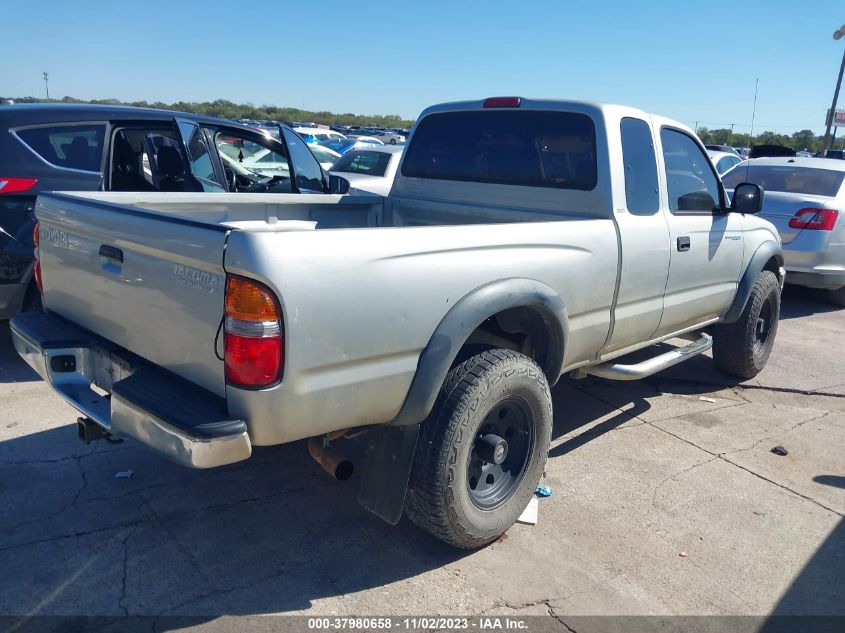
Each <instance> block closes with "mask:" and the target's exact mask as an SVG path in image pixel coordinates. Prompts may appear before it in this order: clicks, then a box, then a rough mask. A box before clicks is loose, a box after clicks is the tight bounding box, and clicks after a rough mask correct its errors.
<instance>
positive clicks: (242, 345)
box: [226, 332, 282, 387]
mask: <svg viewBox="0 0 845 633" xmlns="http://www.w3.org/2000/svg"><path fill="white" fill-rule="evenodd" d="M281 359H282V340H281V338H279V337H278V336H275V337H272V338H250V337H246V336H237V335H233V334H229V333H228V332H227V333H226V379H227V380H228V381H229V382H230V383H232V384H235V385H241V386H244V387H265V386H267V385H272V384H273V383H274V382H278V381H279V374H280V373H281Z"/></svg>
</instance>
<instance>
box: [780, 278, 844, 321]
mask: <svg viewBox="0 0 845 633" xmlns="http://www.w3.org/2000/svg"><path fill="white" fill-rule="evenodd" d="M826 312H842V313H843V315H845V308H842V307H840V306H836V305H833V304H832V303H830V302H829V301H828V300H827V299H826V298H825V292H824V291H823V290H816V289H814V288H804V287H803V286H784V288H783V295H782V298H781V308H780V318H781V320H784V319H795V318H798V317H805V316H810V315H811V314H824V313H826Z"/></svg>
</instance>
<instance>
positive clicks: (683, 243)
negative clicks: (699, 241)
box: [678, 237, 690, 251]
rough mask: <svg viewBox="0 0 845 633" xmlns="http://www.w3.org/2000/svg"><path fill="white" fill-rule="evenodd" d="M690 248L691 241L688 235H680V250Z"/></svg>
mask: <svg viewBox="0 0 845 633" xmlns="http://www.w3.org/2000/svg"><path fill="white" fill-rule="evenodd" d="M689 248H690V241H689V238H688V237H679V238H678V250H679V251H688V250H689Z"/></svg>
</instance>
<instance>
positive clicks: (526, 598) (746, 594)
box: [0, 288, 845, 628]
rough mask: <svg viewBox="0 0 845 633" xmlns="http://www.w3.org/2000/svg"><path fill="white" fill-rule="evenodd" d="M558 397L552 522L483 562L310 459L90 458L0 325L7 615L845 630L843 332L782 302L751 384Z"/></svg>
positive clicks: (680, 370)
mask: <svg viewBox="0 0 845 633" xmlns="http://www.w3.org/2000/svg"><path fill="white" fill-rule="evenodd" d="M553 396H554V402H555V430H554V440H553V442H552V448H551V451H550V456H549V461H548V465H547V467H546V477H545V479H544V483H545V484H546V485H549V486H551V487H552V489H553V490H554V495H553V496H552V497H551V498H548V499H543V500H541V501H540V517H539V523H538V524H537V525H536V526H528V525H517V526H515V527H514V528H512V529H511V530H510V531H509V532H508V533H507V534H506V535H505V536H504V537H502V538H501V539H500V540H499V541H497V542H496V543H494V544H492V545H491V546H489V547H487V548H485V549H483V550H480V551H477V552H471V553H468V552H462V551H456V550H453V549H451V548H449V547H448V546H445V545H443V544H441V543H440V542H438V541H436V540H434V539H433V538H431V537H429V536H427V535H426V534H424V533H422V532H420V531H419V530H417V529H416V528H415V527H414V526H413V525H412V524H410V523H409V522H407V521H405V520H403V521H402V522H401V523H400V524H399V525H398V526H396V527H391V526H389V525H386V524H384V523H382V522H381V521H379V520H378V519H376V518H375V517H373V516H371V515H370V514H369V513H367V512H366V511H365V510H363V509H362V508H360V507H359V506H358V505H357V503H356V501H355V486H356V482H355V481H354V480H353V481H350V482H345V483H338V482H334V481H332V480H331V479H329V478H328V476H327V475H325V474H324V473H323V471H322V470H320V468H319V467H318V466H317V465H316V464H315V463H313V462H312V461H311V460H310V458H309V457H308V453H307V450H306V448H305V445H304V443H302V442H298V443H295V444H291V445H285V446H278V447H271V448H258V449H256V450H255V452H254V455H253V457H252V458H251V459H250V460H248V461H246V462H242V463H239V464H235V465H232V466H229V467H225V468H220V469H215V470H211V471H192V470H188V469H185V468H182V467H179V466H176V465H173V464H171V463H169V462H166V461H164V460H162V459H160V458H158V457H157V456H155V455H153V454H152V453H150V452H148V451H147V450H146V449H145V448H144V447H142V446H140V445H138V444H136V443H133V442H130V441H126V442H123V443H121V444H109V443H105V442H98V443H94V444H91V445H88V446H86V445H83V444H81V443H80V442H78V441H77V440H76V439H75V429H74V427H73V422H74V421H75V419H76V417H77V416H76V413H75V412H74V411H73V410H72V409H71V408H70V407H69V406H68V405H66V404H64V403H63V401H61V400H60V399H59V398H58V397H57V396H56V395H54V394H53V393H52V392H51V391H50V389H48V388H47V387H46V386H45V384H44V383H42V382H41V381H40V380H38V378H37V376H35V375H34V374H33V373H32V372H31V371H29V370H28V368H27V367H26V366H25V365H24V364H23V363H22V361H20V360H19V359H18V358H17V356H16V355H15V353H14V351H13V350H12V347H11V344H10V342H9V334H8V328H7V327H6V326H5V324H3V325H0V614H4V615H36V614H37V615H105V616H119V615H123V614H131V615H161V614H168V615H189V616H200V617H201V619H202V620H203V621H205V622H206V624H205V625H203V624H201V625H200V628H202V627H203V626H211V627H213V626H215V625H214V623H215V622H217V623H218V624H219V621H220V620H219V618H221V617H224V616H242V615H261V614H275V613H307V614H320V615H323V614H393V615H399V614H417V615H421V614H424V615H432V614H455V615H457V614H466V615H482V614H503V615H508V614H512V615H531V614H552V615H554V616H556V617H557V618H558V620H559V621H562V622H566V618H567V617H571V616H577V615H593V614H603V615H605V614H626V615H633V614H658V615H671V614H683V615H702V614H716V615H722V614H731V615H734V614H741V615H763V616H765V615H770V614H778V615H787V614H789V615H804V614H813V615H830V614H840V615H845V522H843V515H845V310H836V309H833V308H832V307H831V306H828V305H826V304H824V303H822V302H819V301H818V300H817V298H816V296H815V295H814V294H813V293H810V292H807V291H800V290H797V289H793V288H787V290H786V292H785V295H784V305H783V318H782V320H781V322H780V329H779V331H778V338H777V342H776V345H775V349H774V352H773V354H772V357H771V359H770V361H769V365H768V366H767V367H766V369H765V371H764V372H763V373H761V374H760V376H758V377H757V378H756V379H755V380H752V381H748V382H747V383H745V384H736V383H735V382H733V381H731V380H729V379H727V378H726V377H725V376H722V375H720V374H719V373H718V372H717V371H716V370H715V369H714V367H713V365H712V361H711V360H710V359H709V358H708V357H704V356H702V357H698V358H696V359H693V360H691V361H689V362H687V363H684V364H682V365H679V366H676V367H674V368H672V369H671V370H669V371H667V372H664V373H662V374H658V375H656V376H654V377H652V378H650V379H648V380H645V381H641V382H637V383H614V382H609V381H605V380H601V379H595V378H589V379H587V380H584V381H577V382H576V381H571V380H568V379H564V380H562V381H561V382H560V383H559V384H558V385H557V387H555V389H554V391H553ZM776 445H780V446H783V447H785V448H786V449H787V450H788V451H789V454H788V455H786V456H777V455H775V454H773V453H771V452H770V449H771V448H772V447H774V446H776ZM126 470H132V471H134V476H133V477H131V478H115V473H117V472H119V471H126Z"/></svg>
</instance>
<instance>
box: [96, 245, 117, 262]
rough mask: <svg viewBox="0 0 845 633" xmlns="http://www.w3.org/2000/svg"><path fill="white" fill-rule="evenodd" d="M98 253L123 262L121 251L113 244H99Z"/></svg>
mask: <svg viewBox="0 0 845 633" xmlns="http://www.w3.org/2000/svg"><path fill="white" fill-rule="evenodd" d="M100 255H101V256H103V257H107V258H108V259H114V260H117V261H119V262H120V263H123V251H122V250H120V249H119V248H115V247H114V246H108V245H107V244H103V245H102V246H100Z"/></svg>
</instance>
